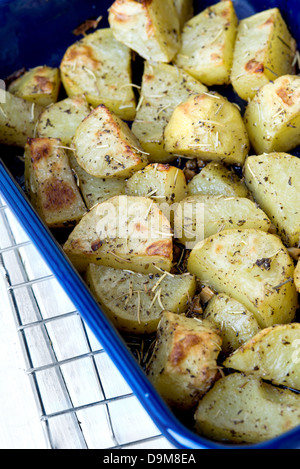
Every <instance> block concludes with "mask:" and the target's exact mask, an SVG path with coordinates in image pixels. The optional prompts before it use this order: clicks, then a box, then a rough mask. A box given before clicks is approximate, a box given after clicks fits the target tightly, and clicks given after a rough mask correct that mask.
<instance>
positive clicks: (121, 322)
mask: <svg viewBox="0 0 300 469" xmlns="http://www.w3.org/2000/svg"><path fill="white" fill-rule="evenodd" d="M86 280H87V283H88V286H89V288H90V289H91V291H92V293H93V294H94V296H95V298H96V299H97V301H98V302H99V304H100V306H101V308H102V309H103V311H104V312H105V313H106V314H107V315H108V317H109V318H110V319H111V321H112V322H113V324H114V325H115V326H116V327H117V329H118V330H120V331H123V332H126V333H129V334H138V335H140V334H143V335H144V334H152V333H154V332H156V330H157V326H158V323H159V320H160V317H161V314H162V312H163V311H164V310H165V309H167V310H168V311H171V312H173V313H178V314H181V313H185V312H186V311H187V309H188V305H189V301H190V299H191V298H192V297H193V296H194V294H195V291H196V280H195V277H194V276H193V275H186V274H183V275H172V274H167V273H164V274H161V273H157V274H155V275H154V274H149V275H146V274H140V273H135V272H130V271H124V270H120V269H112V268H111V267H104V266H98V265H95V264H90V265H89V266H88V268H87V274H86Z"/></svg>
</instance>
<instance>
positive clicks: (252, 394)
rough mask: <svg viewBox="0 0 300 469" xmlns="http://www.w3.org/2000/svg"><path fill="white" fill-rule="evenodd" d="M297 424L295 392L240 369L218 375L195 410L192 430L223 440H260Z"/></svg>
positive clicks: (299, 420)
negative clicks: (245, 374) (241, 371)
mask: <svg viewBox="0 0 300 469" xmlns="http://www.w3.org/2000/svg"><path fill="white" fill-rule="evenodd" d="M299 424H300V396H299V395H298V394H296V393H294V392H293V391H290V390H288V389H280V388H276V387H275V386H273V385H272V384H268V383H264V382H263V381H260V380H258V379H255V378H254V377H251V376H244V375H243V374H241V373H233V374H230V375H228V376H225V377H224V378H221V379H219V380H218V381H217V382H216V383H215V384H214V386H213V387H212V389H210V390H209V391H208V393H207V394H206V395H205V396H204V397H203V399H201V401H200V402H199V405H198V407H197V410H196V412H195V429H196V431H197V432H198V433H199V434H201V435H203V436H205V437H206V438H210V439H212V440H218V441H223V442H224V443H226V442H227V443H236V444H256V443H257V444H258V443H263V442H264V441H267V440H270V439H272V438H275V437H277V436H279V435H281V434H283V433H285V432H287V431H289V430H292V429H293V428H295V427H297V426H298V425H299Z"/></svg>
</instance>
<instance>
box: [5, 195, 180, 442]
mask: <svg viewBox="0 0 300 469" xmlns="http://www.w3.org/2000/svg"><path fill="white" fill-rule="evenodd" d="M0 267H1V269H0V271H1V274H0V275H3V276H4V278H5V282H6V285H7V291H8V296H9V299H10V303H11V306H12V311H13V314H14V316H15V318H14V319H15V322H16V327H17V333H18V336H19V338H20V341H21V345H22V348H23V351H24V358H25V362H26V370H25V373H26V374H27V375H28V379H29V380H30V381H31V385H32V389H33V393H34V395H35V397H36V402H37V406H38V414H39V416H40V422H41V425H42V426H43V429H44V431H45V435H46V439H47V441H48V444H49V448H51V449H117V448H118V449H121V448H124V449H125V448H126V449H133V448H136V449H138V448H139V449H148V448H149V449H150V448H152V449H170V448H172V446H171V444H170V443H169V442H168V440H166V439H165V438H164V437H163V436H162V435H161V433H160V432H159V430H158V429H157V428H156V426H155V425H154V424H153V422H152V420H151V418H150V417H149V415H148V414H147V413H146V412H145V410H144V409H143V407H142V406H141V404H140V403H139V401H138V400H137V398H136V396H135V395H134V394H133V392H132V391H131V389H130V388H129V387H128V385H127V383H126V381H125V380H124V378H123V377H122V376H121V375H120V373H119V371H118V370H117V368H116V367H115V366H114V364H113V363H112V361H111V360H110V358H109V357H108V355H107V354H106V352H105V351H104V350H103V348H102V346H101V344H100V343H99V342H98V340H97V339H96V338H95V337H94V335H93V333H92V332H91V331H90V330H89V328H88V327H87V325H86V324H85V323H84V321H83V320H82V318H81V316H80V315H79V314H78V312H77V311H76V310H75V308H74V306H73V304H72V302H71V301H70V299H69V298H68V297H67V296H66V294H65V292H64V291H63V290H62V288H61V286H60V285H59V283H58V282H57V280H56V278H55V275H54V273H52V272H50V271H49V269H48V267H47V266H46V264H45V263H44V261H43V259H41V257H40V255H39V253H38V252H37V250H36V248H35V246H34V244H33V243H32V242H31V241H30V240H29V239H28V237H27V235H26V234H25V233H24V231H23V230H22V228H21V227H20V225H19V223H18V221H17V220H16V219H15V218H14V216H13V214H12V212H11V211H10V209H9V208H8V207H7V206H6V205H5V203H4V202H3V200H2V199H1V198H0ZM58 268H59V267H58Z"/></svg>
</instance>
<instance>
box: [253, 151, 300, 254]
mask: <svg viewBox="0 0 300 469" xmlns="http://www.w3.org/2000/svg"><path fill="white" fill-rule="evenodd" d="M244 173H245V183H246V185H247V187H248V189H249V190H250V191H251V193H252V194H253V197H254V199H255V201H256V202H257V203H258V204H259V206H260V207H261V208H262V210H264V212H265V213H266V214H267V215H268V217H269V218H270V220H271V221H272V224H273V225H274V226H275V227H276V228H277V231H278V234H279V235H280V236H281V238H282V240H283V241H284V243H285V244H286V245H287V246H290V247H294V246H295V247H298V246H299V247H300V245H299V243H300V211H299V206H300V160H299V158H297V157H296V156H292V155H289V154H287V153H270V154H262V155H252V156H250V157H249V158H247V160H246V163H245V167H244Z"/></svg>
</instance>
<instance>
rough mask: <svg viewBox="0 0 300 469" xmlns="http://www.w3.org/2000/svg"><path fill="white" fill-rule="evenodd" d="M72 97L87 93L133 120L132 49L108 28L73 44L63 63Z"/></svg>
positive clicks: (90, 98)
mask: <svg viewBox="0 0 300 469" xmlns="http://www.w3.org/2000/svg"><path fill="white" fill-rule="evenodd" d="M60 71H61V78H62V82H63V85H64V87H65V90H66V92H67V94H68V96H69V97H74V96H78V95H82V94H85V96H86V99H87V101H88V103H89V104H91V105H92V106H93V107H97V106H98V105H99V104H105V105H106V106H107V107H108V108H109V109H110V110H112V111H113V112H114V113H115V114H117V116H119V117H120V118H121V119H124V120H128V121H130V120H133V119H134V116H135V107H136V99H135V94H134V91H133V87H132V73H131V51H130V49H129V48H128V47H126V46H125V45H124V44H121V43H120V42H118V41H117V40H115V39H114V36H113V34H112V31H111V30H110V29H109V28H103V29H98V30H97V31H95V32H93V33H90V34H87V35H86V36H84V38H83V39H81V40H80V41H77V42H75V43H74V44H72V45H71V46H70V47H69V48H68V49H67V50H66V52H65V54H64V57H63V59H62V61H61V64H60Z"/></svg>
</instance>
